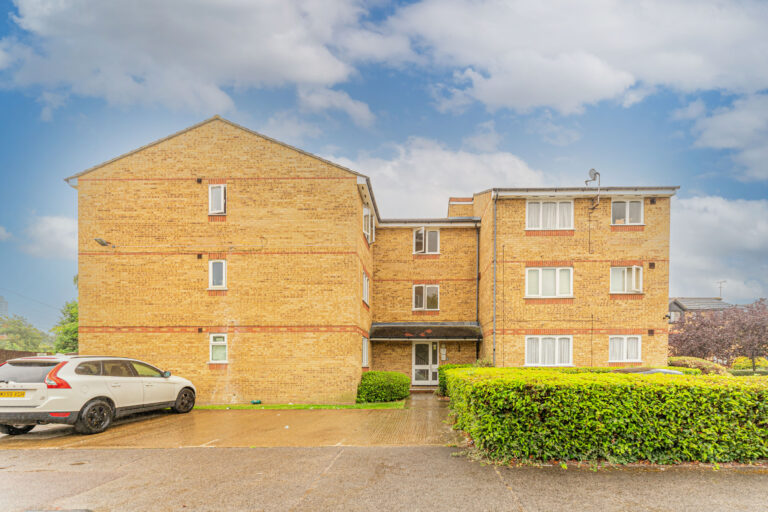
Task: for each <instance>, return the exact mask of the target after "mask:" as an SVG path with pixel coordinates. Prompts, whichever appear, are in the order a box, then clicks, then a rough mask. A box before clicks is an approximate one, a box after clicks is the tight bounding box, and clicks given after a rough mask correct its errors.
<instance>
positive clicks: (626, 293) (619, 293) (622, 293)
mask: <svg viewBox="0 0 768 512" xmlns="http://www.w3.org/2000/svg"><path fill="white" fill-rule="evenodd" d="M610 293H611V295H645V293H644V292H610Z"/></svg>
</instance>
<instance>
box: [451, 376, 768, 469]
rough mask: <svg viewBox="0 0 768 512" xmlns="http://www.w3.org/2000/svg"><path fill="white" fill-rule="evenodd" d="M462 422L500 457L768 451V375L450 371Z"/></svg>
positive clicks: (708, 456) (726, 455) (620, 457)
mask: <svg viewBox="0 0 768 512" xmlns="http://www.w3.org/2000/svg"><path fill="white" fill-rule="evenodd" d="M446 378H447V382H448V392H449V393H450V395H451V408H452V409H453V411H454V413H455V415H456V427H457V428H460V429H462V430H464V431H466V432H467V433H468V434H469V435H470V436H471V438H472V439H473V440H474V442H475V445H476V446H477V447H478V448H479V449H481V450H482V451H484V452H485V453H486V455H488V456H489V457H491V458H493V459H502V460H506V459H510V458H516V459H535V460H553V459H555V460H569V459H577V460H600V459H607V460H609V461H611V462H618V463H627V462H633V461H637V460H649V461H651V462H656V463H674V462H681V461H703V462H725V461H751V460H756V459H761V458H765V457H768V379H760V378H743V379H735V378H730V377H719V376H701V377H696V376H687V375H631V374H616V373H611V374H596V373H578V374H568V373H564V372H559V371H544V370H541V371H528V370H519V369H511V368H505V369H501V368H488V369H485V368H469V369H453V370H449V371H448V372H447V375H446Z"/></svg>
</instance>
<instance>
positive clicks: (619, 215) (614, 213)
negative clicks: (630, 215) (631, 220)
mask: <svg viewBox="0 0 768 512" xmlns="http://www.w3.org/2000/svg"><path fill="white" fill-rule="evenodd" d="M611 222H612V223H613V224H626V223H627V203H626V202H624V201H614V202H613V204H612V206H611Z"/></svg>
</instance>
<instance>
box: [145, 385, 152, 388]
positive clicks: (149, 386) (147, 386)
mask: <svg viewBox="0 0 768 512" xmlns="http://www.w3.org/2000/svg"><path fill="white" fill-rule="evenodd" d="M152 386H154V384H144V387H145V388H151V387H152Z"/></svg>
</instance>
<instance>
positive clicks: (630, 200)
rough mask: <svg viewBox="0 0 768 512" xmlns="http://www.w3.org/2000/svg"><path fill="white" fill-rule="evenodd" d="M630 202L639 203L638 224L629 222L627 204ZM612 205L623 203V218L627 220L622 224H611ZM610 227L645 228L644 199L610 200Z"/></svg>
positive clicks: (623, 198)
mask: <svg viewBox="0 0 768 512" xmlns="http://www.w3.org/2000/svg"><path fill="white" fill-rule="evenodd" d="M631 202H639V203H640V222H629V203H631ZM614 203H624V218H625V219H627V221H626V222H625V223H624V224H615V223H614V222H613V204H614ZM611 226H645V199H644V198H642V197H640V198H638V197H626V198H625V197H622V198H616V199H614V198H611Z"/></svg>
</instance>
